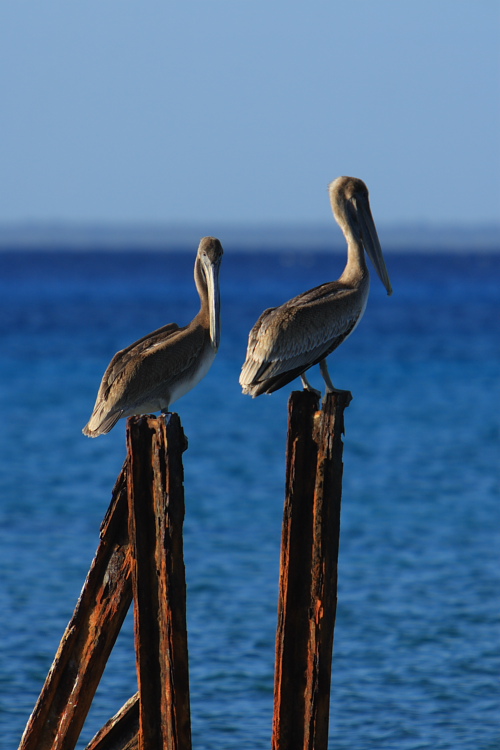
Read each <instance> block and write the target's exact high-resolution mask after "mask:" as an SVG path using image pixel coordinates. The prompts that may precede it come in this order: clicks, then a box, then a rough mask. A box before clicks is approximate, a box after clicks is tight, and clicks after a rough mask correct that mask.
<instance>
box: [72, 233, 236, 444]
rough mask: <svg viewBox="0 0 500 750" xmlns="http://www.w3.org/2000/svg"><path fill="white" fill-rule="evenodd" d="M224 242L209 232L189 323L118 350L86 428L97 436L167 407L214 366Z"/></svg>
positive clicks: (196, 271)
mask: <svg viewBox="0 0 500 750" xmlns="http://www.w3.org/2000/svg"><path fill="white" fill-rule="evenodd" d="M222 253H223V251H222V245H221V244H220V242H219V240H217V239H216V238H215V237H204V238H203V239H202V240H201V242H200V245H199V247H198V253H197V255H196V262H195V265H194V280H195V283H196V288H197V290H198V294H199V295H200V301H201V308H200V311H199V313H198V315H196V317H195V318H193V320H192V321H191V323H190V324H189V325H188V326H184V327H183V328H179V326H178V325H177V323H169V324H168V325H166V326H163V328H159V329H158V330H157V331H153V333H150V334H148V335H147V336H144V337H143V338H142V339H139V341H136V342H135V343H134V344H131V345H130V346H128V347H127V348H126V349H122V351H120V352H118V353H117V354H115V356H114V357H113V359H112V360H111V362H110V363H109V365H108V368H107V370H106V372H105V373H104V376H103V378H102V382H101V386H100V388H99V392H98V394H97V400H96V403H95V406H94V411H93V412H92V416H91V417H90V420H89V422H88V424H87V425H86V426H85V427H84V428H83V433H84V434H85V435H88V436H89V437H97V436H98V435H102V434H103V433H106V432H109V431H110V430H111V429H112V428H113V427H114V426H115V424H116V423H117V422H118V420H119V419H121V418H122V417H130V416H132V415H133V414H147V413H149V412H155V411H160V410H161V411H162V412H167V411H168V410H169V408H170V406H171V404H173V403H174V401H177V400H178V399H179V398H181V396H184V394H186V393H187V392H188V391H190V390H191V389H192V388H194V387H195V385H197V384H198V383H199V382H200V380H201V379H202V378H204V377H205V375H206V374H207V372H208V371H209V369H210V367H211V365H212V362H213V361H214V359H215V355H216V354H217V350H218V348H219V341H220V293H219V270H220V264H221V260H222Z"/></svg>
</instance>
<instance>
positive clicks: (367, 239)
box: [329, 177, 392, 295]
mask: <svg viewBox="0 0 500 750" xmlns="http://www.w3.org/2000/svg"><path fill="white" fill-rule="evenodd" d="M329 192H330V201H331V204H332V210H333V214H334V216H335V219H336V220H337V222H338V223H339V224H340V226H341V228H342V229H343V231H344V233H345V234H346V237H349V236H352V237H353V238H354V240H355V241H356V242H358V243H361V245H362V246H363V248H364V249H365V251H366V252H367V253H368V255H369V256H370V260H371V261H372V263H373V265H374V266H375V270H376V271H377V273H378V275H379V278H380V280H381V282H382V284H383V285H384V286H385V288H386V289H387V294H389V295H391V294H392V286H391V280H390V278H389V273H388V271H387V267H386V265H385V260H384V256H383V255H382V248H381V247H380V241H379V238H378V235H377V230H376V228H375V222H374V221H373V216H372V212H371V209H370V200H369V196H368V188H367V187H366V185H365V183H364V182H363V180H360V179H358V178H357V177H337V179H336V180H334V181H333V182H332V183H330V185H329Z"/></svg>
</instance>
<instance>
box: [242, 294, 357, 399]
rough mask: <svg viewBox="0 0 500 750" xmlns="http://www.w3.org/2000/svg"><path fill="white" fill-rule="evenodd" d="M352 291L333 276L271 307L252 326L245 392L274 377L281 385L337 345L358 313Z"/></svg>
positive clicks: (246, 363) (244, 369)
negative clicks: (332, 279) (329, 279)
mask: <svg viewBox="0 0 500 750" xmlns="http://www.w3.org/2000/svg"><path fill="white" fill-rule="evenodd" d="M352 297H353V290H352V288H351V287H347V286H345V285H344V284H341V283H340V282H332V283H329V284H322V285H321V286H319V287H316V288H315V289H311V290H310V291H308V292H305V293H304V294H301V295H299V296H298V297H295V298H294V299H292V300H290V301H289V302H287V303H285V304H284V305H281V307H276V308H270V309H269V310H266V311H265V312H264V313H263V314H262V315H261V317H260V318H259V320H258V321H257V323H256V324H255V326H254V327H253V329H252V331H251V332H250V336H249V341H248V349H247V357H246V361H245V363H244V365H243V369H242V372H241V376H240V383H241V385H242V386H243V389H244V392H248V393H253V390H254V388H253V387H254V386H257V385H259V384H263V383H264V382H266V383H268V384H269V385H271V383H269V380H274V379H279V380H280V383H281V385H280V386H279V387H281V386H282V385H284V384H285V382H289V381H290V380H293V379H294V378H295V377H297V376H298V375H300V374H301V373H303V372H305V370H307V369H308V368H309V367H312V366H313V365H314V364H317V363H318V362H320V361H321V360H322V359H324V358H325V357H326V356H328V354H330V352H332V351H333V350H334V349H336V348H337V346H339V345H340V344H341V343H342V341H344V339H345V338H346V337H347V336H348V335H349V334H350V333H351V331H352V330H353V329H354V327H355V325H356V323H357V321H358V318H359V309H358V308H357V307H356V305H354V304H351V299H352ZM288 373H289V374H290V377H289V378H286V380H285V381H283V378H282V376H284V375H286V374H288ZM258 390H259V392H263V390H262V389H261V388H259V389H258ZM255 395H258V394H257V393H256V394H255Z"/></svg>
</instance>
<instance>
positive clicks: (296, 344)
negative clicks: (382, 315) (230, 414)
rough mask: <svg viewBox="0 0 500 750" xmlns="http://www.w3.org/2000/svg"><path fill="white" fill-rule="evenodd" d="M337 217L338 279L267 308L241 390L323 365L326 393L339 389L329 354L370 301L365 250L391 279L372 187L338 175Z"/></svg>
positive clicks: (332, 189)
mask: <svg viewBox="0 0 500 750" xmlns="http://www.w3.org/2000/svg"><path fill="white" fill-rule="evenodd" d="M329 194H330V202H331V205H332V210H333V215H334V217H335V219H336V221H337V223H338V224H339V226H340V228H341V229H342V232H343V233H344V236H345V238H346V240H347V265H346V267H345V268H344V272H343V273H342V276H341V277H340V279H339V280H338V281H330V282H328V283H326V284H321V286H317V287H315V288H314V289H311V290H309V291H308V292H304V293H303V294H299V295H298V297H294V298H293V299H291V300H289V301H288V302H285V304H283V305H280V306H279V307H272V308H270V309H269V310H265V311H264V312H263V313H262V315H261V316H260V318H259V319H258V321H257V323H256V324H255V325H254V327H253V328H252V330H251V331H250V335H249V337H248V349H247V356H246V360H245V363H244V365H243V368H242V370H241V375H240V384H241V386H242V387H243V393H248V394H249V395H251V396H253V397H255V396H260V394H261V393H273V392H274V391H277V390H278V389H279V388H282V387H283V386H284V385H286V384H287V383H290V382H291V381H292V380H294V379H295V378H297V377H299V376H300V378H301V380H302V385H303V386H304V388H305V389H306V390H310V391H314V392H316V393H318V391H315V389H314V388H312V386H311V385H310V383H309V381H308V380H307V377H306V375H305V372H306V370H308V369H309V368H310V367H313V365H316V364H318V363H319V365H320V370H321V374H322V376H323V379H324V381H325V383H326V391H327V393H328V392H335V391H337V389H336V388H335V387H334V385H333V383H332V380H331V378H330V374H329V372H328V367H327V364H326V358H327V357H328V355H329V354H331V352H333V350H334V349H336V348H337V347H338V346H340V344H341V343H342V342H343V341H345V339H346V338H347V337H348V336H350V335H351V333H352V332H353V331H354V329H355V328H356V326H357V325H358V323H359V321H360V320H361V318H362V316H363V313H364V311H365V308H366V302H367V300H368V292H369V290H370V277H369V273H368V267H367V265H366V260H365V252H364V251H365V250H366V252H367V253H368V255H369V256H370V258H371V260H372V262H373V265H374V266H375V269H376V271H377V273H378V275H379V277H380V279H381V281H382V283H383V285H384V286H385V288H386V290H387V294H389V295H390V294H392V287H391V282H390V279H389V274H388V272H387V268H386V265H385V261H384V257H383V255H382V248H381V247H380V242H379V239H378V236H377V230H376V229H375V223H374V221H373V217H372V213H371V210H370V202H369V198H368V188H367V187H366V185H365V183H364V182H363V181H362V180H360V179H358V178H356V177H338V178H337V179H336V180H334V181H333V182H332V183H331V184H330V185H329Z"/></svg>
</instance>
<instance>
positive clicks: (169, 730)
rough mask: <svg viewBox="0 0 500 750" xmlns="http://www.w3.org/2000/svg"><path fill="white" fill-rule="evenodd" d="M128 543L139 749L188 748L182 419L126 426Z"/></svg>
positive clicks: (172, 417) (151, 420)
mask: <svg viewBox="0 0 500 750" xmlns="http://www.w3.org/2000/svg"><path fill="white" fill-rule="evenodd" d="M127 445H128V462H129V464H128V466H129V469H128V471H129V482H128V494H129V538H130V544H131V548H132V550H133V553H134V558H135V559H134V564H133V575H132V580H133V592H134V607H135V609H134V613H135V633H136V653H137V674H138V682H139V717H140V730H139V748H140V750H190V749H191V722H190V706H189V672H188V650H187V628H186V579H185V569H184V557H183V539H182V524H183V520H184V512H185V511H184V486H183V479H184V474H183V466H182V453H183V451H184V450H185V448H186V447H187V444H186V439H185V437H184V433H183V431H182V427H181V424H180V420H179V417H178V415H177V414H168V415H167V416H166V417H163V416H162V417H158V418H157V417H133V418H131V419H129V420H128V423H127Z"/></svg>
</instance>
